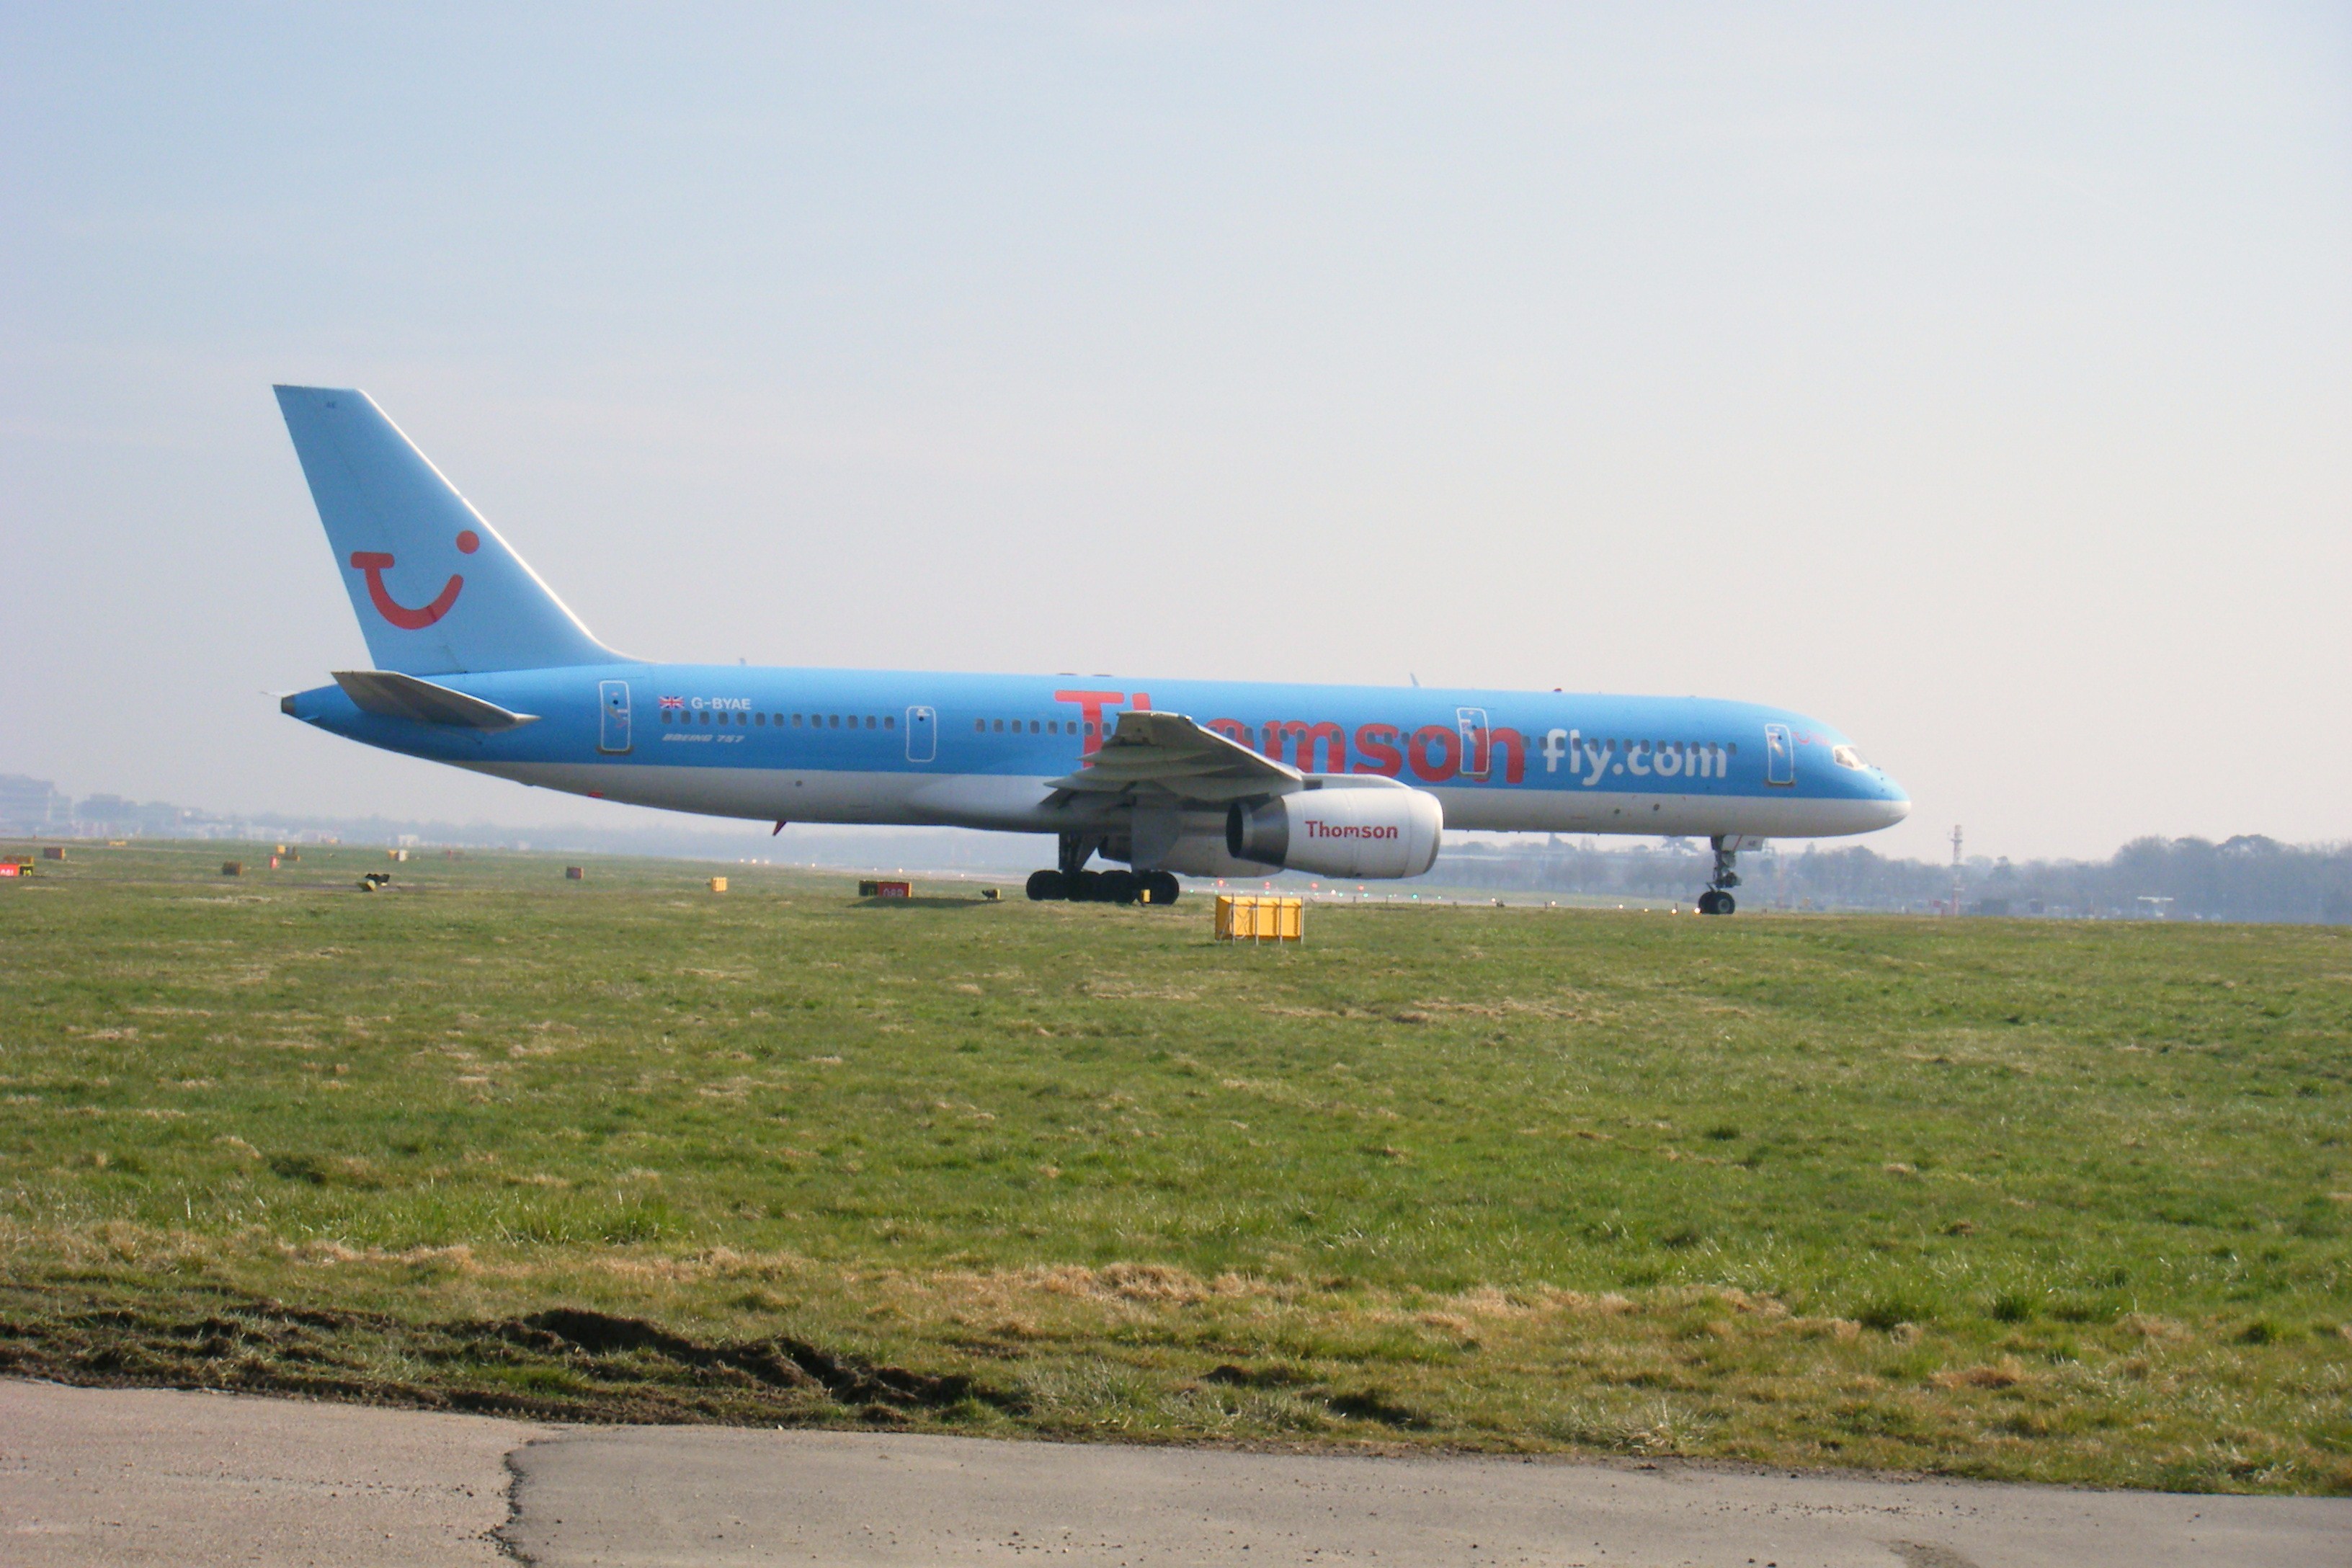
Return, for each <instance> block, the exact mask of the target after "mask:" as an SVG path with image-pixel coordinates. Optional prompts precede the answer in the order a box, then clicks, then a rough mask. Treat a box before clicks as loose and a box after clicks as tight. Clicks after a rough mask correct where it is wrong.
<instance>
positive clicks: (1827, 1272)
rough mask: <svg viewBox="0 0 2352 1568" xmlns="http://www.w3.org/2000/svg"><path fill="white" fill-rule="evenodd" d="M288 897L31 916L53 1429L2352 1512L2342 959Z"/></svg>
mask: <svg viewBox="0 0 2352 1568" xmlns="http://www.w3.org/2000/svg"><path fill="white" fill-rule="evenodd" d="M235 852H236V851H233V850H232V851H226V852H225V851H224V850H223V849H222V848H221V847H208V848H205V849H203V850H201V851H200V850H197V849H194V848H176V849H174V848H151V847H131V848H121V849H102V848H100V849H86V848H83V847H75V849H74V850H73V852H72V853H73V858H72V859H71V860H69V861H68V862H67V863H66V864H65V865H63V866H53V867H44V868H43V871H44V875H42V876H40V877H39V878H37V879H35V880H33V881H31V882H29V883H26V884H24V885H0V962H5V978H6V993H5V1013H0V1245H4V1246H5V1249H6V1251H5V1257H6V1266H5V1270H0V1366H5V1367H13V1368H15V1369H16V1370H19V1371H24V1372H31V1373H40V1374H43V1375H49V1376H59V1377H65V1378H68V1379H73V1380H79V1381H130V1382H159V1383H175V1384H208V1385H216V1386H237V1387H252V1388H278V1389H292V1390H309V1391H313V1392H320V1393H325V1394H333V1395H337V1396H341V1397H352V1398H369V1399H379V1400H390V1401H402V1402H411V1403H423V1404H446V1405H456V1406H458V1407H464V1408H474V1409H491V1410H510V1411H518V1412H526V1413H535V1414H545V1415H572V1416H579V1417H584V1418H617V1419H650V1420H722V1421H739V1422H761V1423H792V1422H887V1423H893V1424H903V1425H910V1426H918V1427H922V1428H928V1429H934V1430H964V1431H976V1432H993V1433H1003V1434H1021V1433H1028V1434H1037V1435H1046V1436H1125V1437H1129V1438H1134V1439H1140V1440H1202V1439H1206V1440H1219V1441H1243V1442H1274V1443H1323V1444H1335V1443H1337V1444H1344V1443H1381V1444H1437V1445H1448V1446H1455V1447H1475V1448H1482V1449H1490V1450H1529V1451H1533V1450H1583V1451H1606V1452H1613V1453H1638V1454H1683V1455H1698V1456H1719V1457H1726V1458H1746V1459H1754V1460H1761V1461H1769V1462H1772V1463H1776V1464H1778V1463H1789V1464H1803V1465H1824V1464H1827V1465H1867V1466H1887V1467H1899V1468H1919V1469H1926V1470H1935V1471H1942V1472H1947V1473H1957V1474H1967V1475H1976V1476H1996V1477H2011V1478H2031V1479H2050V1480H2067V1481H2080V1482H2089V1483H2095V1484H2107V1485H2120V1486H2137V1487H2168V1488H2191V1489H2256V1490H2282V1491H2289V1490H2291V1491H2306V1492H2311V1491H2339V1492H2340V1491H2347V1490H2352V1338H2347V1333H2352V1272H2347V1262H2348V1261H2352V1245H2347V1238H2352V1143H2347V1139H2352V1077H2347V1069H2348V1068H2352V932H2347V931H2340V930H2333V929H2316V928H2309V927H2301V928H2294V927H2251V926H2240V927H2223V926H2187V925H2168V924H2162V923H2155V922H2135V923H2124V924H2077V923H2064V924H2061V923H2048V922H2010V921H1932V920H1900V919H1831V918H1819V917H1813V918H1771V917H1761V918H1754V917H1750V916H1748V915H1741V916H1739V917H1738V918H1736V919H1733V920H1728V921H1719V920H1718V921H1703V920H1697V919H1693V918H1689V917H1683V918H1675V917H1671V916H1666V915H1659V914H1616V913H1601V912H1591V911H1581V910H1576V911H1571V910H1557V911H1554V910H1489V909H1458V910H1448V909H1417V910H1414V909H1362V910H1323V909H1318V910H1314V911H1312V912H1311V914H1310V918H1309V926H1308V937H1309V941H1308V942H1307V944H1306V945H1305V946H1304V947H1302V948H1299V949H1297V950H1294V951H1272V950H1250V949H1246V948H1244V949H1236V948H1232V947H1222V946H1219V945H1217V944H1215V943H1213V942H1210V941H1209V940H1208V925H1209V921H1208V911H1207V910H1206V908H1205V907H1204V906H1203V905H1202V903H1200V902H1196V901H1187V902H1186V903H1184V904H1182V905H1180V906H1179V907H1178V908H1177V909H1175V910H1148V909H1116V908H1103V907H1096V906H1064V905H1029V904H1026V903H1021V902H1009V903H1001V904H988V903H982V902H981V901H979V900H977V899H976V898H974V899H967V898H963V897H954V898H942V899H940V900H929V901H919V902H918V903H917V904H916V905H914V906H912V907H888V906H873V905H866V904H861V903H859V902H858V901H857V900H855V899H854V898H852V897H850V896H849V895H850V892H851V889H850V886H849V883H848V882H847V880H846V879H822V878H817V877H814V876H810V875H806V874H800V875H788V874H784V873H781V872H765V871H760V870H757V869H753V868H740V867H738V868H697V867H688V866H682V865H671V864H663V863H658V862H603V861H599V862H591V863H590V865H591V870H590V875H589V879H587V880H586V881H585V882H583V883H577V884H571V883H566V882H564V881H563V880H562V871H561V868H562V861H561V860H560V859H557V858H549V857H544V856H522V855H490V854H485V855H479V856H469V857H467V858H465V859H462V860H458V861H455V862H446V861H442V860H439V859H432V860H427V861H425V862H423V863H421V864H415V863H412V864H410V865H406V866H400V867H389V869H391V870H393V871H394V874H395V875H396V876H397V877H398V880H397V881H396V882H395V883H394V886H393V887H392V888H391V889H388V890H386V891H384V892H383V893H379V894H373V895H368V894H362V893H360V892H359V891H357V890H356V889H355V888H354V886H353V884H354V882H355V881H356V879H357V878H358V875H359V873H360V872H361V871H362V870H363V869H374V868H387V867H386V863H385V861H384V859H383V855H382V852H381V851H361V850H357V849H341V850H326V851H320V850H310V851H307V852H306V853H305V855H304V858H302V860H301V861H300V862H299V864H298V865H295V866H292V867H289V868H286V869H283V870H279V871H277V872H266V871H258V870H249V871H248V874H247V876H245V877H244V878H242V879H235V880H232V879H226V878H223V877H221V876H220V875H219V874H218V870H219V863H220V861H221V859H222V858H224V854H225V853H235ZM244 858H245V859H246V861H247V865H248V867H252V866H254V865H255V863H256V860H257V857H256V855H255V854H254V853H253V852H252V851H250V850H247V851H245V852H244ZM713 869H725V870H727V873H728V875H729V876H730V878H731V879H732V881H733V888H732V890H730V892H728V893H726V894H724V895H714V894H712V893H710V892H708V891H706V890H704V889H703V887H702V885H701V882H700V879H701V878H702V877H704V876H707V875H709V872H710V871H711V870H713Z"/></svg>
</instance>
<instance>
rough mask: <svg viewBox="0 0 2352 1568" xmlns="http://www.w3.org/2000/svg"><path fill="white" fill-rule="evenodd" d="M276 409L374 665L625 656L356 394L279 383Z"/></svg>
mask: <svg viewBox="0 0 2352 1568" xmlns="http://www.w3.org/2000/svg"><path fill="white" fill-rule="evenodd" d="M278 408H279V410H280V411H281V412H283V413H284V414H285V416H286V429H287V431H288V433H289V434H290V435H291V436H292V437H294V451H295V454H296V455H297V456H299V458H301V459H302V476H303V478H305V479H309V480H310V497H311V499H312V500H315V501H317V502H318V503H319V521H320V522H323V523H325V524H326V526H327V542H328V543H329V544H330V545H331V546H332V547H333V549H334V552H335V565H336V566H337V567H338V568H339V569H340V570H341V572H342V574H343V586H344V587H346V588H348V589H349V590H350V591H351V595H352V609H353V610H355V611H357V612H358V613H359V617H360V630H361V631H362V633H363V634H365V636H366V637H367V646H368V654H369V656H370V657H371V658H373V659H374V660H375V665H376V668H379V669H390V670H398V671H400V672H402V673H404V674H407V675H447V674H454V673H458V672H462V671H466V670H475V669H543V668H552V667H556V666H561V665H574V664H612V663H615V662H619V661H620V660H621V656H620V655H618V654H616V653H614V652H613V651H612V650H611V649H610V648H608V647H604V645H603V644H601V643H599V642H598V641H597V640H596V639H595V638H594V637H590V636H589V635H588V628H587V627H585V626H582V625H581V624H580V621H579V618H578V617H577V616H573V615H572V612H571V611H570V610H568V609H566V608H564V607H563V601H562V600H561V599H558V598H557V597H556V596H555V595H554V594H552V593H551V592H550V591H549V589H548V586H547V584H544V583H542V582H541V581H540V580H539V575H538V574H536V573H534V572H533V571H531V569H530V567H529V566H527V565H525V564H524V563H523V559H522V557H521V556H520V555H517V554H516V553H515V552H513V551H512V550H510V549H509V548H508V546H507V542H506V541H505V540H503V539H500V538H499V535H498V531H497V530H495V529H493V528H492V527H491V526H490V525H489V524H488V523H487V522H484V521H482V519H481V516H480V514H479V513H478V512H476V511H475V510H474V509H473V508H472V507H470V506H468V505H467V504H466V498H465V497H463V496H461V495H459V494H458V493H457V488H456V487H455V486H453V485H451V484H450V483H449V481H448V480H447V479H443V478H442V477H441V473H440V470H439V469H437V468H435V467H434V466H433V465H432V464H431V463H429V462H427V461H425V454H424V453H422V452H420V451H418V450H417V449H416V448H415V447H414V446H412V445H410V444H409V440H408V437H405V436H404V435H402V434H401V433H400V430H399V427H398V426H394V424H393V422H392V421H391V420H389V419H387V418H385V417H384V416H383V410H382V409H380V408H378V407H377V406H376V405H375V404H374V403H373V401H372V400H371V399H370V398H369V397H368V395H367V394H366V393H364V392H356V391H348V390H337V389H334V388H330V387H318V386H281V387H279V388H278Z"/></svg>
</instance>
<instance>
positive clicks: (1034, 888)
mask: <svg viewBox="0 0 2352 1568" xmlns="http://www.w3.org/2000/svg"><path fill="white" fill-rule="evenodd" d="M1069 896H1070V884H1069V881H1068V879H1066V878H1065V877H1064V876H1063V875H1062V874H1061V873H1060V872H1059V871H1032V872H1030V873H1029V899H1030V901H1031V902H1032V903H1039V904H1047V903H1053V902H1055V901H1056V900H1061V899H1066V898H1068V897H1069Z"/></svg>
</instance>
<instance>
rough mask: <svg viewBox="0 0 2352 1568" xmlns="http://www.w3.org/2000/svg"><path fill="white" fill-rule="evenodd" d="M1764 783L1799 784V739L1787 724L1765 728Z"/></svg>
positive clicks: (1771, 725) (1768, 725) (1769, 725)
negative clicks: (1791, 732)
mask: <svg viewBox="0 0 2352 1568" xmlns="http://www.w3.org/2000/svg"><path fill="white" fill-rule="evenodd" d="M1764 782H1765V783H1766V784H1795V783H1796V782H1797V738H1796V737H1795V736H1794V735H1792V734H1790V732H1789V726H1787V725H1786V724H1767V725H1765V726H1764Z"/></svg>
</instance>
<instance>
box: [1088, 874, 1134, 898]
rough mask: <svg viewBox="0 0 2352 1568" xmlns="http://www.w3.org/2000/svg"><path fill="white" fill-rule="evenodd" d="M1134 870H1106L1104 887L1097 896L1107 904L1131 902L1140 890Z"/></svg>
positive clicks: (1103, 880) (1103, 877) (1103, 876)
mask: <svg viewBox="0 0 2352 1568" xmlns="http://www.w3.org/2000/svg"><path fill="white" fill-rule="evenodd" d="M1138 890H1139V889H1137V887H1136V879H1135V873H1134V872H1132V871H1105V872H1103V873H1102V887H1101V889H1100V890H1099V891H1098V892H1097V894H1096V896H1097V898H1099V899H1101V900H1102V901H1103V902H1104V903H1107V904H1131V903H1133V902H1135V895H1136V893H1137V892H1138Z"/></svg>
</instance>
